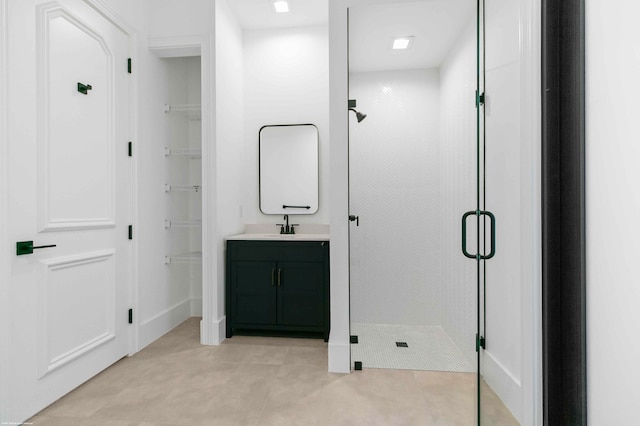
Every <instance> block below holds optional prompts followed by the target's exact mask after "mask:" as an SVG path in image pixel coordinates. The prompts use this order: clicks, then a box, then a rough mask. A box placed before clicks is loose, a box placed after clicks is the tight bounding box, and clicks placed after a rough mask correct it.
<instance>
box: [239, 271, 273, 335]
mask: <svg viewBox="0 0 640 426" xmlns="http://www.w3.org/2000/svg"><path fill="white" fill-rule="evenodd" d="M275 274H276V263H275V262H253V261H240V262H232V264H231V286H232V289H231V305H232V310H233V322H234V323H236V324H247V325H273V324H276V323H277V308H276V305H277V298H276V294H277V293H276V276H275Z"/></svg>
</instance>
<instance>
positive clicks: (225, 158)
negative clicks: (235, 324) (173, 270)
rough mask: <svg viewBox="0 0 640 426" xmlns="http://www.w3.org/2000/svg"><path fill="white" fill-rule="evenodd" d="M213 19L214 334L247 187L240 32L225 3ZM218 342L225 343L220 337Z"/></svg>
mask: <svg viewBox="0 0 640 426" xmlns="http://www.w3.org/2000/svg"><path fill="white" fill-rule="evenodd" d="M215 13H216V18H215V52H216V53H215V64H216V65H215V90H216V92H215V181H216V182H215V185H216V190H215V194H216V198H215V204H216V206H217V208H216V222H217V223H216V228H215V233H214V234H213V235H211V237H212V238H215V244H216V246H217V253H216V263H217V265H216V275H215V276H214V281H215V282H217V289H216V291H217V315H216V316H217V318H215V319H214V320H217V321H218V322H219V328H218V330H224V327H223V325H224V321H223V315H224V283H225V247H224V237H226V236H229V235H234V234H239V233H241V232H242V231H243V228H244V219H243V217H242V216H243V213H242V198H243V197H242V195H243V190H244V187H245V185H246V183H245V179H246V178H245V175H246V173H247V170H246V160H245V158H246V155H247V153H246V150H245V148H244V144H243V135H244V129H243V124H244V123H243V116H244V113H243V111H244V110H243V106H244V99H243V98H244V96H243V93H244V85H243V63H244V57H243V50H242V37H243V36H242V29H241V28H240V25H239V24H238V22H237V20H236V18H235V17H234V15H233V13H232V11H231V9H230V8H229V4H228V2H227V0H218V1H216V9H215ZM218 334H219V336H218V340H219V341H222V340H223V339H224V334H223V333H220V332H219V333H218Z"/></svg>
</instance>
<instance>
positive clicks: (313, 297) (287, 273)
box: [278, 261, 325, 327]
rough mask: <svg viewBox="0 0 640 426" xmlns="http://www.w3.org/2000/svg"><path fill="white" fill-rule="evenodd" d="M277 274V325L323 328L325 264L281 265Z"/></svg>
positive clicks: (282, 262)
mask: <svg viewBox="0 0 640 426" xmlns="http://www.w3.org/2000/svg"><path fill="white" fill-rule="evenodd" d="M278 273H279V280H278V324H281V325H291V326H310V327H322V326H323V325H324V291H325V277H324V264H323V263H322V262H287V261H281V262H278Z"/></svg>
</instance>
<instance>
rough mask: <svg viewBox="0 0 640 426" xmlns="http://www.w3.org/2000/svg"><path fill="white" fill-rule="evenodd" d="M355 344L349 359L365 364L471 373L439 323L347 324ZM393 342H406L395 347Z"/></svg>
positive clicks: (404, 368)
mask: <svg viewBox="0 0 640 426" xmlns="http://www.w3.org/2000/svg"><path fill="white" fill-rule="evenodd" d="M351 334H352V335H357V336H358V342H359V343H358V344H357V345H351V359H352V360H353V361H362V365H363V366H364V367H365V368H393V369H398V370H429V371H450V372H457V373H473V372H474V371H475V369H474V366H473V365H472V364H471V362H470V361H469V360H468V359H467V358H466V357H465V356H464V353H462V351H461V350H460V349H458V347H457V346H456V344H455V343H453V340H451V338H450V337H449V336H448V335H447V333H446V332H445V331H444V330H443V329H442V327H426V326H412V325H390V324H360V323H353V324H351ZM396 342H406V343H407V345H408V347H406V348H399V347H397V346H396Z"/></svg>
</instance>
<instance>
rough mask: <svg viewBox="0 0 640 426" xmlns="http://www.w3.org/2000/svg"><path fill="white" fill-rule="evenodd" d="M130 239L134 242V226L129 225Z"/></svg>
mask: <svg viewBox="0 0 640 426" xmlns="http://www.w3.org/2000/svg"><path fill="white" fill-rule="evenodd" d="M129 239H130V240H133V225H129Z"/></svg>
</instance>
